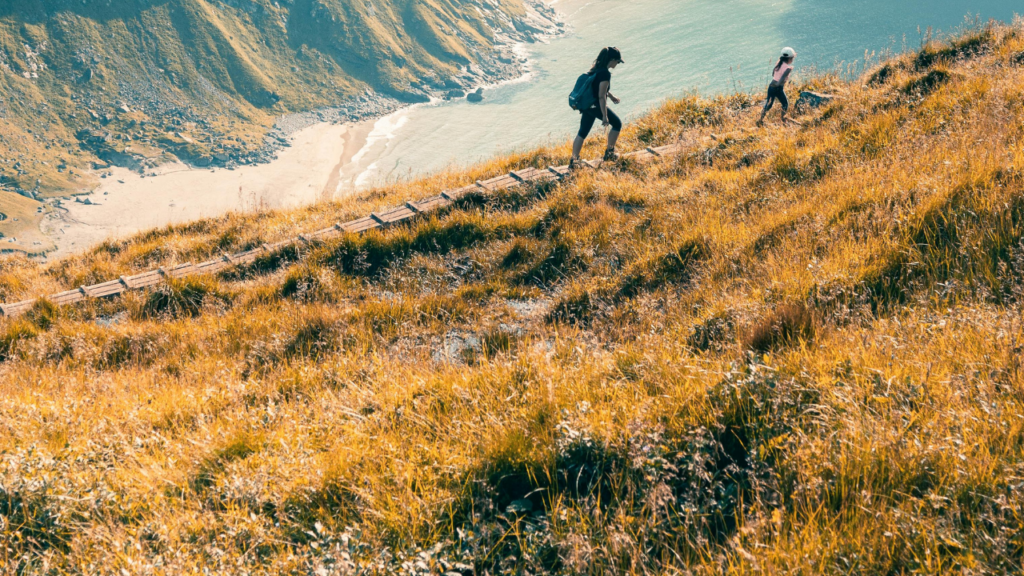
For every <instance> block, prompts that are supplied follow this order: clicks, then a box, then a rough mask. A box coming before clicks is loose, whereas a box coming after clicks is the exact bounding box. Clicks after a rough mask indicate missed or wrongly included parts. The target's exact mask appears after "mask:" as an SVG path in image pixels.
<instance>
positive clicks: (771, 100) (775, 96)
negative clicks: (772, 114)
mask: <svg viewBox="0 0 1024 576" xmlns="http://www.w3.org/2000/svg"><path fill="white" fill-rule="evenodd" d="M776 100H778V101H779V103H780V104H782V111H783V112H785V111H786V110H789V98H786V90H785V89H784V88H783V87H782V86H769V87H768V99H767V100H765V102H764V111H765V112H767V111H769V110H771V109H772V105H773V104H775V101H776Z"/></svg>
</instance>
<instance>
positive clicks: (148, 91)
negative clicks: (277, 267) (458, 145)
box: [0, 0, 550, 233]
mask: <svg viewBox="0 0 1024 576" xmlns="http://www.w3.org/2000/svg"><path fill="white" fill-rule="evenodd" d="M537 10H540V11H541V13H545V12H546V13H547V14H549V15H550V12H547V9H546V8H544V7H543V6H527V5H524V3H523V2H522V0H75V1H72V0H18V1H12V0H3V1H2V2H0V212H3V210H2V203H3V197H4V196H8V195H10V194H14V193H19V194H20V195H22V196H25V197H28V198H31V199H36V200H43V199H45V198H46V197H49V196H55V195H66V194H68V193H73V192H74V191H76V190H79V189H83V188H87V187H88V186H90V184H91V183H92V182H93V181H94V180H93V179H94V178H95V173H94V172H95V170H96V169H97V168H102V167H103V166H105V165H107V164H118V165H125V166H129V167H132V168H135V169H138V170H146V169H147V168H148V167H150V166H153V165H156V164H159V163H161V162H164V161H166V160H168V159H171V158H173V157H178V158H180V159H183V160H185V161H187V162H190V163H193V164H197V165H200V166H203V165H210V164H213V165H231V164H232V163H245V162H252V161H260V160H265V159H268V157H269V156H270V155H272V152H273V149H274V147H275V146H276V145H277V144H278V143H279V136H280V134H269V136H268V132H269V131H270V129H271V127H272V126H273V124H274V119H275V118H278V117H280V116H282V115H286V114H289V113H293V112H303V111H310V110H316V109H320V108H324V107H332V108H333V116H332V118H336V119H338V118H340V119H345V118H349V117H354V118H361V117H365V116H368V115H374V114H380V113H384V112H387V111H389V110H390V109H393V108H395V107H397V106H398V105H400V104H401V103H403V102H414V101H422V100H425V99H427V98H428V97H429V96H430V95H432V94H439V95H440V94H444V93H447V92H448V91H450V90H453V89H454V90H461V89H466V88H469V87H472V86H474V85H476V84H479V83H481V82H483V81H484V79H487V80H491V79H494V78H502V77H508V76H512V75H515V74H517V73H518V68H519V64H520V62H519V61H518V58H516V57H514V55H513V54H512V53H511V45H512V43H514V42H516V41H522V40H532V38H533V35H534V34H536V33H538V32H540V30H541V29H542V28H543V27H544V26H545V25H547V24H550V21H549V19H548V18H547V17H545V16H544V15H543V14H541V13H538V12H537ZM0 233H2V231H0Z"/></svg>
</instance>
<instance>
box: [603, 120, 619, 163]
mask: <svg viewBox="0 0 1024 576" xmlns="http://www.w3.org/2000/svg"><path fill="white" fill-rule="evenodd" d="M608 123H609V124H611V125H612V129H611V130H610V131H609V132H608V148H607V149H605V152H604V155H605V159H608V157H609V156H614V155H615V144H616V143H617V142H618V141H619V133H620V132H622V120H620V119H619V117H618V116H617V115H616V114H615V112H612V111H611V109H609V110H608Z"/></svg>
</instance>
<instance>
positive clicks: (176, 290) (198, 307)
mask: <svg viewBox="0 0 1024 576" xmlns="http://www.w3.org/2000/svg"><path fill="white" fill-rule="evenodd" d="M230 301H231V296H230V294H228V293H226V292H224V291H222V290H221V289H220V285H219V284H218V283H217V281H216V280H213V279H212V278H204V277H197V276H190V277H187V278H181V279H168V280H167V282H166V283H164V284H161V285H160V286H158V287H157V288H155V289H154V290H153V291H152V292H151V293H150V294H149V297H148V298H146V302H145V303H144V304H143V305H142V309H141V311H140V313H141V315H142V317H143V318H159V317H170V318H189V317H194V316H198V315H199V313H200V312H201V311H202V310H203V308H204V307H205V306H208V305H213V304H226V303H228V302H230Z"/></svg>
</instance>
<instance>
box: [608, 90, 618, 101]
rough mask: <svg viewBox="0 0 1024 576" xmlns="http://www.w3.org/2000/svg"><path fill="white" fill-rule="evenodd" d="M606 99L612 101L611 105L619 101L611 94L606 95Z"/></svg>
mask: <svg viewBox="0 0 1024 576" xmlns="http://www.w3.org/2000/svg"><path fill="white" fill-rule="evenodd" d="M608 99H609V100H611V101H612V104H618V103H619V102H620V100H619V99H618V98H616V97H615V95H613V94H612V93H611V92H609V93H608Z"/></svg>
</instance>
